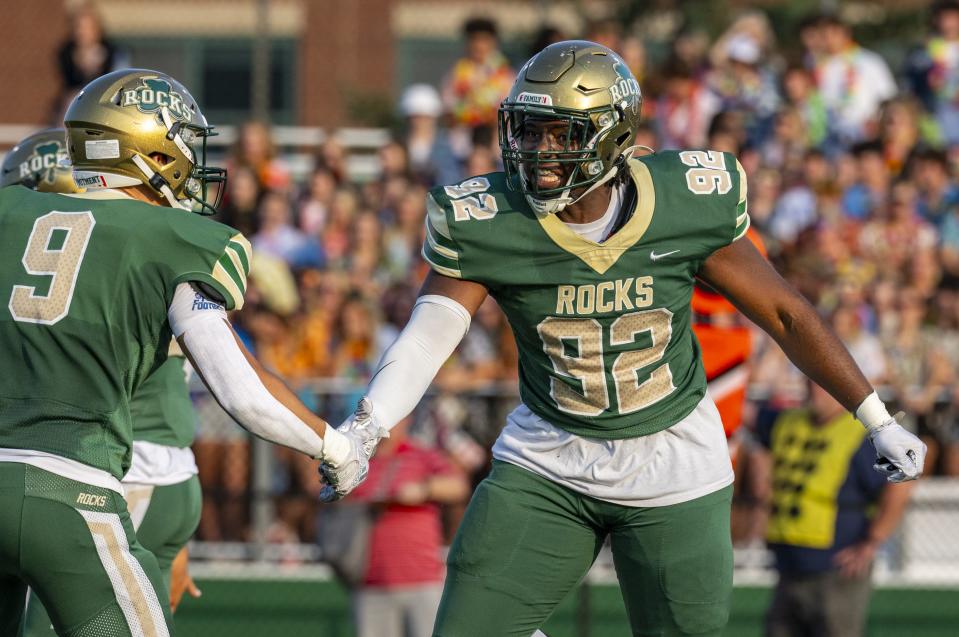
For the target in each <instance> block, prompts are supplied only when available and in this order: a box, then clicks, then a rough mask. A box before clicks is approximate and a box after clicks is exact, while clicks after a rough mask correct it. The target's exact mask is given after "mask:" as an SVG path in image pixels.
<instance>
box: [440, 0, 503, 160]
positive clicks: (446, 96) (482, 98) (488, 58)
mask: <svg viewBox="0 0 959 637" xmlns="http://www.w3.org/2000/svg"><path fill="white" fill-rule="evenodd" d="M463 37H464V39H465V40H466V56H465V57H462V58H460V59H459V60H457V62H456V63H455V64H454V65H453V68H452V69H451V70H450V71H449V73H448V74H447V76H446V79H445V80H444V82H443V90H442V94H443V102H444V104H445V106H446V109H447V110H448V111H449V112H450V114H451V115H452V117H453V126H454V127H455V130H454V133H455V135H454V137H455V139H454V142H453V146H454V150H455V151H456V154H457V156H459V157H465V156H466V155H467V153H468V152H469V147H470V145H471V140H472V135H473V133H472V130H473V129H476V128H480V127H485V128H488V129H491V130H494V131H495V130H496V123H497V113H498V110H499V105H500V102H502V101H503V98H504V97H506V95H507V94H508V93H509V90H510V88H511V87H512V85H513V80H514V79H515V77H516V74H515V73H514V72H513V68H512V67H511V66H510V63H509V61H508V60H507V59H506V56H505V55H503V53H502V52H501V51H500V48H499V39H498V37H497V29H496V23H495V22H493V21H492V20H489V19H487V18H471V19H469V20H467V21H466V23H465V24H464V25H463Z"/></svg>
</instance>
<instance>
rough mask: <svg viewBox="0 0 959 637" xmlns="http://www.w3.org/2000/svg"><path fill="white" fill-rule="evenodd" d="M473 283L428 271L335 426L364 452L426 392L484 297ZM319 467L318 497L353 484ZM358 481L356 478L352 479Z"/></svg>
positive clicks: (333, 496)
mask: <svg viewBox="0 0 959 637" xmlns="http://www.w3.org/2000/svg"><path fill="white" fill-rule="evenodd" d="M487 294H488V292H487V290H486V288H485V287H484V286H482V285H480V284H479V283H474V282H472V281H465V280H463V279H454V278H451V277H447V276H443V275H440V274H436V273H435V272H430V273H429V274H428V275H427V277H426V281H425V282H424V283H423V287H422V288H421V289H420V295H419V298H418V299H417V300H416V305H414V306H413V313H412V315H411V316H410V320H409V322H408V323H407V324H406V327H404V328H403V331H402V332H400V334H399V336H397V337H396V340H395V341H393V344H392V345H390V347H389V348H388V349H387V350H386V352H384V353H383V358H382V359H380V362H379V365H378V366H377V369H376V371H375V372H374V373H373V377H372V379H371V380H370V384H369V387H368V388H367V391H366V396H365V397H364V398H363V400H361V401H360V404H359V407H357V410H356V413H354V414H353V415H352V416H351V417H350V418H348V419H347V421H346V422H345V423H343V424H342V425H340V426H339V428H338V431H340V432H341V433H343V434H344V435H359V436H360V438H361V442H362V448H363V449H364V450H365V451H366V452H367V454H368V455H367V457H368V456H369V455H372V454H373V450H374V449H375V448H376V444H377V443H378V442H379V440H380V439H381V438H383V437H386V436H387V435H389V434H388V432H389V430H390V429H392V428H393V427H395V426H396V424H397V423H398V422H400V421H401V420H402V419H403V418H405V417H406V416H408V415H409V414H410V412H412V411H413V409H414V408H415V407H416V405H417V403H419V402H420V399H421V398H422V397H423V394H425V393H426V390H427V389H428V388H429V386H430V383H432V382H433V378H434V377H435V376H436V373H437V372H438V371H439V369H440V367H441V366H442V365H443V363H445V362H446V359H448V358H449V357H450V354H452V353H453V350H455V349H456V346H457V345H459V343H460V341H461V340H463V336H465V335H466V331H467V330H468V329H469V325H470V320H471V317H472V315H473V313H474V312H476V310H477V309H478V308H479V306H480V305H481V304H482V303H483V301H484V299H486V295H487ZM320 472H321V473H323V475H324V477H325V478H326V482H327V487H326V488H324V490H323V492H322V493H321V494H320V499H322V500H335V499H339V498H341V497H343V496H344V495H346V494H347V493H349V492H350V491H351V490H352V489H353V488H354V487H355V486H356V485H355V484H345V483H343V482H342V481H338V480H337V478H336V476H332V475H328V472H327V469H326V463H324V464H323V465H321V467H320ZM357 484H359V483H357Z"/></svg>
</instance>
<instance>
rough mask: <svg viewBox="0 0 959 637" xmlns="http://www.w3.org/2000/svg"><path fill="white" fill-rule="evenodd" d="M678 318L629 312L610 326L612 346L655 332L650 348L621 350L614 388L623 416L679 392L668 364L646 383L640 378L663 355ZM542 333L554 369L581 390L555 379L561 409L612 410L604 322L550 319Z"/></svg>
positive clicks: (584, 412)
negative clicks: (605, 353) (602, 323)
mask: <svg viewBox="0 0 959 637" xmlns="http://www.w3.org/2000/svg"><path fill="white" fill-rule="evenodd" d="M672 318H673V315H672V312H670V311H669V310H667V309H665V308H657V309H655V310H644V311H641V312H631V313H629V314H624V315H622V316H620V317H619V318H617V319H616V320H615V321H613V324H612V325H610V328H609V344H610V345H611V346H623V345H630V344H633V343H635V342H636V335H637V334H639V333H641V332H649V335H650V339H651V341H652V344H651V345H650V346H649V347H646V348H642V349H632V350H627V351H624V352H621V353H620V354H619V355H617V356H616V359H615V360H614V362H613V367H612V376H613V384H614V391H615V392H616V403H617V405H618V406H619V410H618V412H619V413H620V414H628V413H632V412H634V411H639V410H640V409H643V408H645V407H648V406H650V405H652V404H653V403H655V402H658V401H660V400H662V399H663V398H665V397H666V396H668V395H670V394H671V393H672V392H673V390H674V389H676V387H675V386H674V385H673V375H672V372H670V370H669V365H668V364H666V363H663V364H662V365H660V366H659V367H657V368H656V369H654V370H653V371H652V372H651V373H650V374H649V378H647V379H646V380H645V381H643V382H641V383H640V382H639V375H638V372H639V371H640V370H642V369H644V368H647V367H650V366H651V365H653V364H654V363H656V362H657V361H659V360H660V359H661V358H662V357H663V353H664V352H665V351H666V346H667V345H668V344H669V339H670V338H671V337H672ZM537 331H538V332H539V336H540V338H541V339H542V341H543V350H544V351H545V352H546V355H547V356H549V359H550V361H552V363H553V370H554V371H555V372H556V373H557V374H558V375H559V376H562V377H565V378H568V379H571V380H574V381H575V384H578V385H579V386H580V388H581V391H580V390H578V389H576V387H575V386H574V384H571V383H568V382H565V381H564V380H562V379H560V378H555V377H554V378H553V379H552V380H551V383H552V389H551V391H550V394H551V395H552V396H553V399H554V400H555V401H556V406H557V407H559V408H560V409H561V410H563V411H565V412H567V413H570V414H576V415H577V416H598V415H599V414H601V413H602V412H604V411H606V410H607V409H609V407H610V404H611V398H610V392H609V388H608V387H607V382H606V365H605V361H604V358H603V326H602V325H601V324H600V322H599V321H597V320H596V319H591V318H562V317H556V316H550V317H547V318H546V319H544V320H543V321H542V322H541V323H540V324H539V325H538V326H537ZM570 346H572V347H570Z"/></svg>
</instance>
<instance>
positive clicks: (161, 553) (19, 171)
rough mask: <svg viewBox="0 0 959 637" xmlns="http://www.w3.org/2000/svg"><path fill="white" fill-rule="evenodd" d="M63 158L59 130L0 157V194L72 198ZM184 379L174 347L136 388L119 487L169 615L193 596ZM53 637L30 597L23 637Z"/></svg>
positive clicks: (193, 518) (189, 422)
mask: <svg viewBox="0 0 959 637" xmlns="http://www.w3.org/2000/svg"><path fill="white" fill-rule="evenodd" d="M68 159H69V155H68V153H67V145H66V131H65V130H64V129H62V128H51V129H47V130H44V131H40V132H38V133H35V134H33V135H31V136H30V137H28V138H26V139H24V140H23V141H21V142H20V143H19V144H17V145H16V146H15V147H14V148H13V150H12V151H11V152H10V153H8V154H7V156H6V157H4V162H3V164H2V166H0V187H3V186H11V185H21V186H26V187H28V188H33V189H34V190H40V191H42V192H59V193H73V192H79V189H78V188H77V187H76V184H75V183H74V181H73V171H72V170H71V168H70V167H69V165H65V161H67V160H68ZM187 375H188V368H187V367H186V366H185V365H184V358H183V353H182V352H181V351H180V349H179V347H178V346H177V345H176V342H175V341H174V342H172V343H171V346H170V352H169V357H168V358H167V360H166V361H164V362H163V363H162V364H161V365H160V366H159V367H158V368H157V370H156V371H154V372H153V373H151V374H150V375H149V376H148V377H147V379H146V380H145V381H143V384H142V385H140V387H139V388H138V389H137V392H136V394H135V395H134V397H133V399H132V400H131V401H130V415H131V418H132V419H133V458H132V461H131V465H130V470H129V471H128V472H127V474H126V475H125V476H124V477H123V481H122V483H123V487H124V490H125V491H126V494H125V495H126V498H125V499H126V501H127V508H128V510H129V511H130V517H131V520H132V522H133V529H134V531H136V535H137V540H139V542H140V543H141V544H142V545H143V547H144V548H145V549H146V550H148V551H150V552H151V553H153V555H154V556H156V558H157V562H158V563H159V566H160V572H161V574H162V575H163V583H164V585H165V587H166V592H167V596H168V597H169V598H170V607H171V609H175V607H176V605H177V604H178V603H179V601H180V597H182V595H183V593H184V592H186V591H187V590H189V591H190V593H191V594H192V595H194V596H195V595H198V594H199V593H198V589H197V588H196V586H195V585H194V584H193V582H192V580H191V579H190V577H189V573H188V570H187V568H186V562H185V561H186V560H187V555H186V543H187V542H188V541H189V539H190V538H191V537H192V536H193V532H194V531H195V530H196V527H197V524H198V523H199V520H200V482H199V479H198V478H197V469H196V462H195V460H194V458H193V452H192V451H191V450H190V445H192V444H193V435H194V429H195V420H196V417H195V415H194V413H193V403H192V402H191V401H190V393H189V390H188V388H187ZM181 553H182V555H181ZM178 556H179V557H178ZM174 558H178V559H179V560H180V561H181V562H184V568H180V569H177V575H178V581H177V582H175V583H174V585H173V586H171V567H172V565H173V562H174ZM53 634H54V632H53V626H52V624H51V622H50V618H49V616H48V615H47V612H46V610H45V609H44V608H43V604H41V603H40V601H39V599H37V597H36V594H34V593H32V592H31V594H30V598H29V599H28V602H27V610H26V616H25V617H24V629H23V632H22V635H23V637H41V636H42V635H53Z"/></svg>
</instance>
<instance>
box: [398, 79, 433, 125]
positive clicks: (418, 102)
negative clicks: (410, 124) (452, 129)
mask: <svg viewBox="0 0 959 637" xmlns="http://www.w3.org/2000/svg"><path fill="white" fill-rule="evenodd" d="M400 111H401V112H402V113H403V115H404V116H406V117H411V116H413V115H426V116H428V117H439V116H440V113H442V112H443V103H442V102H441V101H440V94H439V93H438V92H437V91H436V89H435V88H433V87H432V86H430V85H429V84H413V85H411V86H408V87H407V88H406V90H405V91H403V96H402V97H401V98H400Z"/></svg>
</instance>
